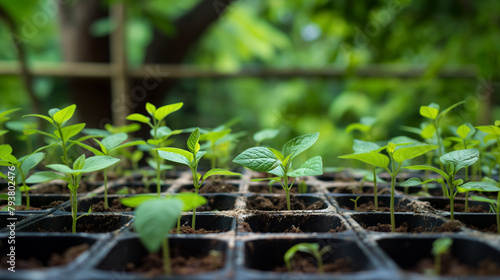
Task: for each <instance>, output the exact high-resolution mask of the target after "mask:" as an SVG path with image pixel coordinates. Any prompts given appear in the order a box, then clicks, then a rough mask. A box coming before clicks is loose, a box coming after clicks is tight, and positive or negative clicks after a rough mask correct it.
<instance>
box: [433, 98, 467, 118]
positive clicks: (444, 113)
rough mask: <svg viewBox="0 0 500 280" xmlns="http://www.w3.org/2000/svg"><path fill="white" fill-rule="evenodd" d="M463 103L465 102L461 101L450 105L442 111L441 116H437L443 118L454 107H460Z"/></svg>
mask: <svg viewBox="0 0 500 280" xmlns="http://www.w3.org/2000/svg"><path fill="white" fill-rule="evenodd" d="M464 103H465V101H464V100H462V101H460V102H457V103H455V104H453V105H451V106H450V107H448V108H446V109H444V110H443V111H442V112H441V114H439V115H440V117H444V116H445V115H446V114H448V113H449V112H450V111H451V110H453V109H454V108H455V107H457V106H459V105H462V104H464Z"/></svg>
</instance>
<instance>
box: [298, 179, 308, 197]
mask: <svg viewBox="0 0 500 280" xmlns="http://www.w3.org/2000/svg"><path fill="white" fill-rule="evenodd" d="M297 187H298V189H299V193H301V194H304V193H307V184H306V181H300V182H299V185H298V186H297Z"/></svg>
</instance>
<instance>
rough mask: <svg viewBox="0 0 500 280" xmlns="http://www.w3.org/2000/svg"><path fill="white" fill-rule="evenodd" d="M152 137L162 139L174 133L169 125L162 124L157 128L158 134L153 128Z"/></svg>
mask: <svg viewBox="0 0 500 280" xmlns="http://www.w3.org/2000/svg"><path fill="white" fill-rule="evenodd" d="M150 134H151V137H153V138H156V139H161V138H165V137H169V136H170V135H171V134H172V130H171V129H170V127H168V126H160V127H158V129H156V135H155V130H154V129H151V132H150Z"/></svg>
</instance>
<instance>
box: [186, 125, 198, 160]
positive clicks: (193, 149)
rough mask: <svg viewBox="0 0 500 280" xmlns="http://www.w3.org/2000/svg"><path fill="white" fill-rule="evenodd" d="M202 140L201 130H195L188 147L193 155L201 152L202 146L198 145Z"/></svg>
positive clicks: (190, 136) (189, 139)
mask: <svg viewBox="0 0 500 280" xmlns="http://www.w3.org/2000/svg"><path fill="white" fill-rule="evenodd" d="M199 140H200V130H199V129H198V128H197V129H195V130H194V131H193V132H192V133H191V135H189V138H188V140H187V146H188V149H189V151H191V153H193V154H194V153H197V152H198V151H199V150H200V144H199V143H198V142H199Z"/></svg>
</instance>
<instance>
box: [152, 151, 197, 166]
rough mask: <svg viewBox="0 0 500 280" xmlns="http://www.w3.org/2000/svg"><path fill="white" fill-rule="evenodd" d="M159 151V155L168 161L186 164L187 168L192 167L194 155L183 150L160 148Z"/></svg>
mask: <svg viewBox="0 0 500 280" xmlns="http://www.w3.org/2000/svg"><path fill="white" fill-rule="evenodd" d="M157 150H158V155H160V157H161V158H163V159H166V160H168V161H172V162H177V163H181V164H185V165H187V166H190V165H191V162H192V161H193V154H191V153H190V152H188V151H186V150H183V149H178V148H160V149H157Z"/></svg>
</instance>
